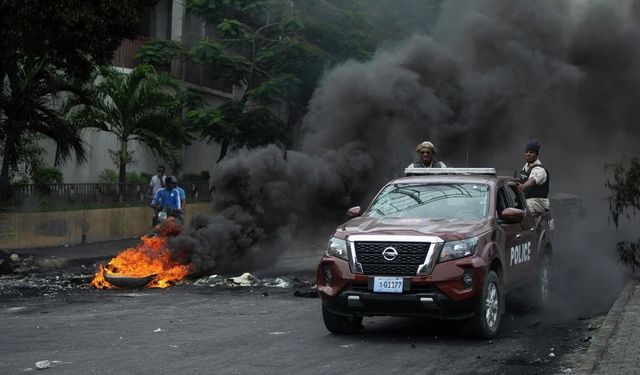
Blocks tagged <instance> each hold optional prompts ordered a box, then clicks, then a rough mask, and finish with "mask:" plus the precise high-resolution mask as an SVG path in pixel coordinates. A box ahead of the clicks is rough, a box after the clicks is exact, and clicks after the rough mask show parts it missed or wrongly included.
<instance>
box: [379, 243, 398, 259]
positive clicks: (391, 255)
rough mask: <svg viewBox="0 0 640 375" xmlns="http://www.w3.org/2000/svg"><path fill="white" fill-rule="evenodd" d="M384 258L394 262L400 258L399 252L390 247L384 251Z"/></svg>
mask: <svg viewBox="0 0 640 375" xmlns="http://www.w3.org/2000/svg"><path fill="white" fill-rule="evenodd" d="M382 256H383V257H384V259H386V260H388V261H392V260H394V259H396V257H397V256H398V251H397V250H396V249H394V248H393V247H391V246H389V247H387V248H386V249H384V250H382Z"/></svg>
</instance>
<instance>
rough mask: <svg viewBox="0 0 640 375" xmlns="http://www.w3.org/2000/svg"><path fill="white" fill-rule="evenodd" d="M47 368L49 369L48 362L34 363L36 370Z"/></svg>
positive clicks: (49, 363)
mask: <svg viewBox="0 0 640 375" xmlns="http://www.w3.org/2000/svg"><path fill="white" fill-rule="evenodd" d="M49 367H51V362H50V361H48V360H44V361H38V362H36V368H37V369H38V370H44V369H48V368H49Z"/></svg>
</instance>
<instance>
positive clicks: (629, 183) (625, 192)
mask: <svg viewBox="0 0 640 375" xmlns="http://www.w3.org/2000/svg"><path fill="white" fill-rule="evenodd" d="M609 167H610V168H611V169H612V170H613V179H612V180H608V181H607V183H606V186H607V187H608V188H609V189H610V190H611V192H612V195H611V196H610V197H609V215H610V217H611V219H612V220H613V223H614V224H615V226H616V227H618V225H619V224H620V218H621V217H624V218H626V219H627V220H633V219H634V218H635V215H636V214H637V212H638V211H640V159H638V158H631V159H627V160H624V161H621V162H619V163H616V164H614V165H611V166H609ZM616 248H617V250H618V255H619V256H620V259H621V260H622V261H623V262H625V263H628V264H631V265H632V266H633V267H634V269H635V268H636V267H640V238H639V239H638V240H637V241H636V242H627V241H625V242H619V243H618V244H617V246H616Z"/></svg>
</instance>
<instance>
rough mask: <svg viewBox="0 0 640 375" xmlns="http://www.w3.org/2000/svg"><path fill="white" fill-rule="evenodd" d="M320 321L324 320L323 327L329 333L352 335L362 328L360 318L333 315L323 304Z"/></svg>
mask: <svg viewBox="0 0 640 375" xmlns="http://www.w3.org/2000/svg"><path fill="white" fill-rule="evenodd" d="M322 320H324V326H325V327H327V330H329V332H331V333H337V334H345V333H354V332H356V331H358V330H359V329H361V328H363V327H362V317H361V316H355V315H352V316H343V315H338V314H334V313H332V312H331V311H329V309H327V307H326V306H325V305H324V304H322Z"/></svg>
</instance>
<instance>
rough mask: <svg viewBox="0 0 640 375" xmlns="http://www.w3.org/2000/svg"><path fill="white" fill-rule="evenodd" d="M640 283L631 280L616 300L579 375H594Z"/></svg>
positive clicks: (589, 350)
mask: <svg viewBox="0 0 640 375" xmlns="http://www.w3.org/2000/svg"><path fill="white" fill-rule="evenodd" d="M639 282H640V281H639V280H636V279H634V278H630V279H629V281H628V282H627V285H625V287H624V289H622V292H620V295H619V296H618V299H616V302H615V303H614V304H613V306H612V307H611V309H610V310H609V312H608V313H607V317H606V318H605V319H604V322H602V326H601V327H600V329H599V330H598V335H597V336H596V338H595V339H594V340H593V342H592V343H591V345H590V346H589V349H588V350H587V353H586V354H585V360H584V362H583V363H582V366H581V367H580V369H579V370H578V374H580V375H590V374H592V373H593V370H594V369H595V368H596V366H597V365H598V363H599V362H600V360H601V359H602V356H603V355H604V352H605V350H606V349H607V344H608V341H609V338H611V336H612V335H613V333H614V332H615V331H616V328H617V327H618V322H619V321H620V318H621V316H622V314H623V313H624V310H625V308H626V306H627V303H628V302H629V299H630V298H631V295H632V294H633V291H634V290H635V288H636V286H637V285H638V283H639Z"/></svg>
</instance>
